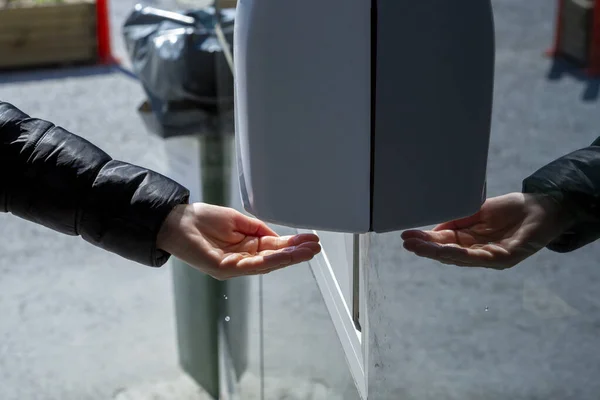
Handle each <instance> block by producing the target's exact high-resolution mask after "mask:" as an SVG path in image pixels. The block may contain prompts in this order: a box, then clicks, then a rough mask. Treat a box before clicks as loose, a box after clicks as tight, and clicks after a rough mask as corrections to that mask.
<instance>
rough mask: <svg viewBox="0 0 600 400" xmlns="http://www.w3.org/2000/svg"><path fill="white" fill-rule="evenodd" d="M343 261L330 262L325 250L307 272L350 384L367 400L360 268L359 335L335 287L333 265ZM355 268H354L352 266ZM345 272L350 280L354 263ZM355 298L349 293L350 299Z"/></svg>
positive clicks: (348, 307) (355, 258)
mask: <svg viewBox="0 0 600 400" xmlns="http://www.w3.org/2000/svg"><path fill="white" fill-rule="evenodd" d="M298 232H299V233H309V232H313V233H316V234H319V232H318V231H309V230H302V229H299V230H298ZM342 235H343V234H340V240H345V238H344V237H343V236H342ZM357 236H358V235H356V236H355V239H354V240H357ZM357 249H358V246H353V261H354V262H358V261H360V255H359V254H358V251H357ZM345 261H346V260H332V259H331V258H330V257H329V256H328V254H327V248H323V250H322V252H321V253H320V254H319V255H317V256H316V257H315V258H314V259H312V260H311V261H310V262H309V265H310V268H311V271H312V274H313V276H314V277H315V280H316V282H317V285H318V287H319V290H320V292H321V294H322V296H323V300H324V301H325V305H326V306H327V310H328V312H329V315H330V317H331V320H332V322H333V325H334V327H335V330H336V333H337V335H338V338H339V339H340V342H341V344H342V348H343V350H344V354H345V356H346V361H347V363H348V366H349V369H350V372H351V374H352V378H353V379H354V383H355V384H356V387H357V389H358V392H359V394H360V396H361V398H362V399H363V400H366V399H367V378H366V377H367V375H366V370H365V369H366V365H367V363H366V361H367V354H368V353H367V351H366V343H365V342H366V341H364V340H363V337H366V336H364V334H365V332H364V329H366V328H367V323H366V322H367V321H366V317H367V315H366V306H365V301H364V299H365V297H364V278H363V276H362V275H363V268H362V266H360V274H359V278H360V283H359V284H360V290H359V299H360V305H359V308H360V315H361V318H360V320H361V325H362V330H363V332H361V331H359V330H358V329H357V327H356V326H355V322H354V318H353V313H352V301H351V302H350V304H348V302H347V301H346V299H345V297H344V295H343V293H342V289H341V287H340V285H339V282H338V280H337V277H336V275H335V272H334V270H335V268H334V267H333V265H334V264H335V263H337V262H345ZM356 265H358V264H356ZM346 267H347V268H349V269H350V271H349V276H350V277H351V278H352V277H354V274H353V270H354V267H355V265H354V263H351V265H347V266H346ZM354 295H355V294H354V293H353V296H354Z"/></svg>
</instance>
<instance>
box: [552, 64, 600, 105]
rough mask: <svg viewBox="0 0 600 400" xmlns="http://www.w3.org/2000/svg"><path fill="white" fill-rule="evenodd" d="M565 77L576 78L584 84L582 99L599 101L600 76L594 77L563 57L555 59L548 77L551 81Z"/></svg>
mask: <svg viewBox="0 0 600 400" xmlns="http://www.w3.org/2000/svg"><path fill="white" fill-rule="evenodd" d="M565 77H570V78H574V79H576V80H577V81H579V82H581V83H583V84H584V86H585V89H584V91H583V93H582V95H581V100H582V101H585V102H593V101H598V98H599V97H600V76H599V77H592V76H590V75H588V74H586V72H585V71H584V70H583V69H582V68H580V67H579V66H577V65H576V64H574V63H572V62H570V61H568V60H565V59H561V58H555V59H553V62H552V65H551V67H550V70H549V71H548V74H547V78H548V80H550V81H558V80H561V79H564V78H565Z"/></svg>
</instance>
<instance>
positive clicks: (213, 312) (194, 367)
mask: <svg viewBox="0 0 600 400" xmlns="http://www.w3.org/2000/svg"><path fill="white" fill-rule="evenodd" d="M216 11H217V12H216V18H217V21H216V22H217V23H218V22H219V15H220V14H219V12H220V10H219V7H218V5H217V6H216ZM217 25H218V26H220V25H219V24H217ZM220 39H224V38H220ZM222 45H223V46H226V45H227V43H223V44H222ZM226 62H227V60H226V57H225V56H223V57H220V56H219V57H217V58H216V64H215V70H216V74H215V81H216V86H217V111H216V115H214V116H211V119H212V120H213V122H211V123H209V124H208V125H207V126H206V127H205V128H206V131H205V132H202V133H200V134H199V136H198V137H197V138H196V140H198V141H199V142H198V143H199V145H200V146H199V154H196V155H195V156H196V157H199V159H200V170H201V193H202V195H201V198H200V199H198V200H200V201H203V202H205V203H209V204H213V205H220V206H229V205H230V204H231V201H230V187H231V185H230V183H231V182H230V177H231V175H232V167H233V157H232V152H233V138H234V135H233V134H232V132H233V130H234V128H233V126H232V115H231V114H232V112H231V110H230V109H228V108H225V107H223V105H224V104H228V102H227V98H228V97H229V98H230V96H231V93H232V92H233V90H232V87H231V84H230V81H231V73H232V71H230V70H229V67H231V65H230V66H229V67H227V66H226V64H224V63H226ZM224 65H225V67H223V66H224ZM173 280H174V289H175V308H176V318H177V335H178V344H179V358H180V363H181V365H182V367H183V369H184V370H185V371H186V372H187V373H188V374H189V375H190V376H191V377H192V378H193V379H194V380H195V381H196V382H197V383H198V384H199V385H200V386H201V387H202V388H203V389H204V390H205V391H206V392H208V394H209V395H210V396H212V398H214V399H219V400H230V399H235V398H236V397H235V396H236V395H237V393H236V389H237V388H236V384H237V382H238V380H239V378H240V377H241V375H242V374H243V372H244V371H245V370H246V368H247V361H248V360H247V352H248V347H247V338H248V315H247V314H248V312H247V308H248V307H247V304H248V296H249V281H248V280H247V278H236V279H231V280H229V281H225V282H222V281H218V280H216V279H213V278H212V277H210V276H208V275H205V274H203V273H201V272H199V271H197V270H195V269H193V268H192V267H190V266H188V265H186V264H184V263H182V262H181V261H179V260H174V261H173Z"/></svg>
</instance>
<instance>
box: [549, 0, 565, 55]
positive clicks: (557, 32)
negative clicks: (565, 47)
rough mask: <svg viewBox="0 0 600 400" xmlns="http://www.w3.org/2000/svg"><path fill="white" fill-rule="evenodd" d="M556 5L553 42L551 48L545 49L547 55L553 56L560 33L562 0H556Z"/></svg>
mask: <svg viewBox="0 0 600 400" xmlns="http://www.w3.org/2000/svg"><path fill="white" fill-rule="evenodd" d="M557 3H558V4H557V7H556V29H555V30H554V43H553V46H552V48H550V49H549V50H548V51H546V55H547V56H549V57H555V56H556V55H557V51H558V45H559V41H560V36H561V35H562V12H561V11H562V9H563V7H564V3H565V2H564V0H558V1H557Z"/></svg>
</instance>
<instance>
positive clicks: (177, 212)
mask: <svg viewBox="0 0 600 400" xmlns="http://www.w3.org/2000/svg"><path fill="white" fill-rule="evenodd" d="M187 207H188V204H179V205H176V206H175V207H173V209H172V210H171V212H170V213H169V214H168V215H167V217H166V218H165V220H164V221H163V223H162V225H161V227H160V230H159V231H158V235H157V237H156V248H157V249H160V250H162V251H165V252H167V253H169V254H173V251H174V246H175V244H176V243H177V239H176V236H177V232H179V227H180V226H181V220H182V218H183V216H184V213H185V209H186V208H187Z"/></svg>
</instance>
